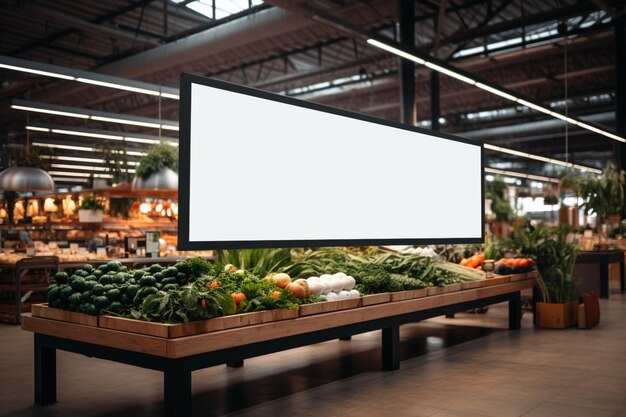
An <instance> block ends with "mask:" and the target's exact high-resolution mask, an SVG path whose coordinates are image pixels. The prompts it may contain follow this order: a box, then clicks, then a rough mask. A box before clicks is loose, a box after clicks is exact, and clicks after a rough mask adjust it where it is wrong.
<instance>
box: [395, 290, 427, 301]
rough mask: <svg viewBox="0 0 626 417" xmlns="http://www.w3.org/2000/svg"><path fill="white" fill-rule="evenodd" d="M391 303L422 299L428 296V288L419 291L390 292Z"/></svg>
mask: <svg viewBox="0 0 626 417" xmlns="http://www.w3.org/2000/svg"><path fill="white" fill-rule="evenodd" d="M390 294H391V301H403V300H411V299H413V298H422V297H426V296H427V295H428V288H420V289H419V290H408V291H396V292H392V293H390Z"/></svg>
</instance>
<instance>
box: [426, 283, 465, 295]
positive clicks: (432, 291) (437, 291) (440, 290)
mask: <svg viewBox="0 0 626 417" xmlns="http://www.w3.org/2000/svg"><path fill="white" fill-rule="evenodd" d="M456 291H461V284H460V283H458V284H450V285H444V286H443V287H428V295H441V294H448V293H451V292H456Z"/></svg>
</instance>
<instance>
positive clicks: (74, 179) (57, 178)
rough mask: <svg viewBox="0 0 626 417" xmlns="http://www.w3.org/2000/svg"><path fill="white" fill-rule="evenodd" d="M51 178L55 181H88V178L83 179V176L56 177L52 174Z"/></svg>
mask: <svg viewBox="0 0 626 417" xmlns="http://www.w3.org/2000/svg"><path fill="white" fill-rule="evenodd" d="M52 179H53V180H54V181H55V182H80V183H86V182H88V181H89V180H87V179H83V178H67V177H56V176H54V175H52Z"/></svg>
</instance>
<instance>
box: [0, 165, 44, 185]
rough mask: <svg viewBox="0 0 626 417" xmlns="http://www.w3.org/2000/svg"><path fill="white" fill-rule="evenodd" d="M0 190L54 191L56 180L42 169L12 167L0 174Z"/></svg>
mask: <svg viewBox="0 0 626 417" xmlns="http://www.w3.org/2000/svg"><path fill="white" fill-rule="evenodd" d="M0 190H4V191H54V180H53V179H52V177H51V176H50V174H48V173H47V172H46V171H44V170H43V169H40V168H33V167H10V168H7V169H5V170H4V171H2V172H0Z"/></svg>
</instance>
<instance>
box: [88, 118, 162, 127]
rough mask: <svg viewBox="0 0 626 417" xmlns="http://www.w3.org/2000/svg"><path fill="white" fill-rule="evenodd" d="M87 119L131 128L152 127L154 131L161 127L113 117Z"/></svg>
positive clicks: (156, 124) (155, 124)
mask: <svg viewBox="0 0 626 417" xmlns="http://www.w3.org/2000/svg"><path fill="white" fill-rule="evenodd" d="M89 117H90V119H91V120H97V121H99V122H111V123H120V124H125V125H133V126H143V127H153V128H155V129H158V128H159V127H160V126H161V125H160V124H159V123H151V122H140V121H138V120H128V119H118V118H115V117H103V116H89Z"/></svg>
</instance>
